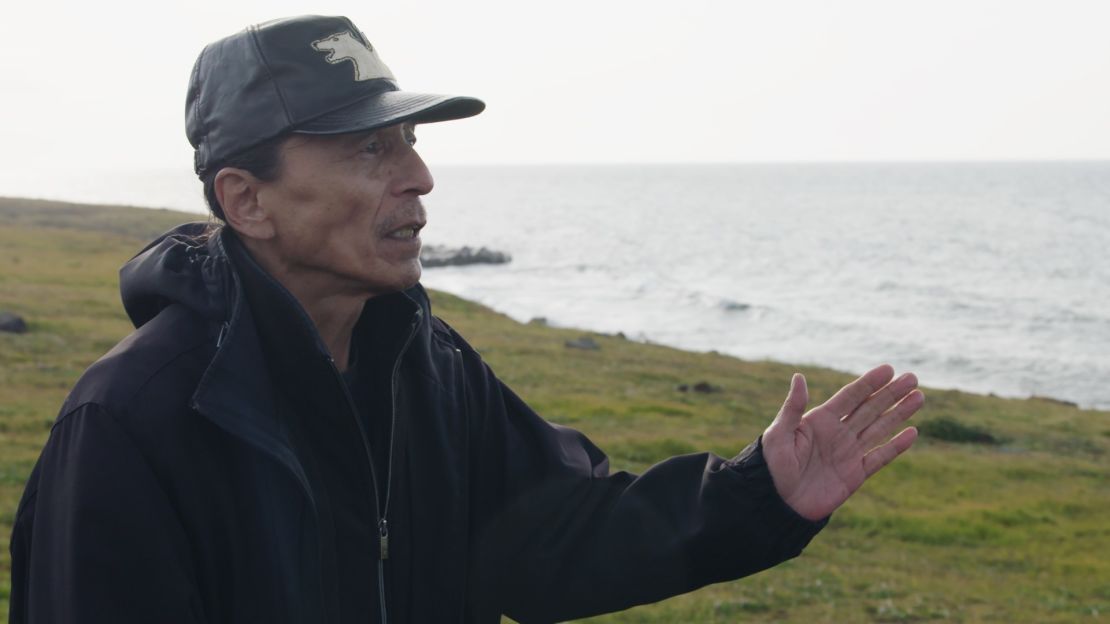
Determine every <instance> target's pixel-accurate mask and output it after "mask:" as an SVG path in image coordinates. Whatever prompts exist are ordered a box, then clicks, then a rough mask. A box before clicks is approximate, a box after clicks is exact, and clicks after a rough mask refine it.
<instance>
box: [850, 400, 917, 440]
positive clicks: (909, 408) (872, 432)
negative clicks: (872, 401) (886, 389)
mask: <svg viewBox="0 0 1110 624" xmlns="http://www.w3.org/2000/svg"><path fill="white" fill-rule="evenodd" d="M924 404H925V395H924V394H922V393H921V391H920V390H913V391H912V392H910V393H909V394H906V395H905V396H903V397H902V400H901V401H898V403H897V404H896V405H895V406H894V407H892V408H890V409H889V410H887V411H886V412H883V413H882V414H880V415H879V416H878V417H877V418H875V419H873V422H872V423H871V424H870V425H868V426H867V427H866V428H864V429H863V431H860V432H859V439H860V441H861V442H862V443H863V445H864V447H865V448H866V447H868V446H870V445H872V444H876V443H878V442H880V441H882V440H886V439H887V438H888V437H890V434H892V433H894V430H895V429H897V428H898V427H899V426H901V425H902V423H903V422H905V421H906V419H907V418H909V417H910V416H913V415H914V414H915V413H917V410H919V409H921V406H922V405H924Z"/></svg>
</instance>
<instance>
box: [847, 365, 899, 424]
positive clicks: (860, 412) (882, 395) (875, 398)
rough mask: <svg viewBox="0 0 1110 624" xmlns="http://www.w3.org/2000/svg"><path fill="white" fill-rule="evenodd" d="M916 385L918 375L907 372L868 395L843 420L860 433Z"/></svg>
mask: <svg viewBox="0 0 1110 624" xmlns="http://www.w3.org/2000/svg"><path fill="white" fill-rule="evenodd" d="M916 387H917V377H916V376H915V375H914V374H913V373H905V374H903V375H902V376H900V377H899V378H898V379H895V380H894V381H892V382H890V383H888V384H886V385H885V386H883V387H882V388H881V389H880V390H879V391H878V392H876V393H874V394H872V395H871V396H870V397H868V398H867V399H866V400H865V401H864V402H863V404H861V405H860V406H859V407H857V408H856V409H855V411H853V412H852V413H851V414H849V415H847V416H845V417H844V418H843V420H844V422H845V423H846V424H847V425H848V427H849V428H850V429H851V430H852V432H853V433H855V434H857V435H859V434H860V432H862V431H863V430H864V429H867V428H868V427H870V426H871V424H872V423H874V422H875V419H876V418H879V416H881V415H882V414H883V413H884V412H886V411H887V410H888V409H890V406H892V405H894V404H895V403H897V402H899V401H901V400H902V399H903V398H904V397H905V396H906V395H907V394H909V393H910V392H911V391H912V390H913V389H914V388H916Z"/></svg>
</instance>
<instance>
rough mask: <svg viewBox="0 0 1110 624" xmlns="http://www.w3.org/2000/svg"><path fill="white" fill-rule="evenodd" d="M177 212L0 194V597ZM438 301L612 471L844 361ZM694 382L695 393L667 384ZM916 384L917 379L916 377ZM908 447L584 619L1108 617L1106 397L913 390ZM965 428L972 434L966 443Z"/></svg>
mask: <svg viewBox="0 0 1110 624" xmlns="http://www.w3.org/2000/svg"><path fill="white" fill-rule="evenodd" d="M195 219H196V216H195V215H186V214H182V213H173V212H168V211H154V210H140V209H134V208H121V207H88V206H76V205H72V204H61V203H55V202H35V201H30V200H16V199H3V198H0V310H6V311H11V312H15V313H17V314H20V315H21V316H23V317H24V318H25V319H26V320H27V322H28V325H29V331H28V332H27V333H25V334H4V333H0V535H2V536H3V538H4V539H3V541H4V544H5V547H4V549H3V554H2V556H0V613H3V614H4V617H6V614H7V610H8V596H9V591H10V590H9V588H10V559H9V553H8V550H7V547H6V544H7V537H8V536H9V535H10V532H11V525H12V521H13V518H14V515H15V510H16V505H17V503H18V500H19V496H20V494H21V492H22V490H23V485H24V482H25V481H26V478H27V475H28V474H29V472H30V470H31V467H32V465H33V464H34V461H35V459H36V458H37V456H38V453H39V450H40V448H41V447H42V444H43V442H44V440H45V439H46V436H47V434H48V431H49V428H50V424H51V423H52V421H53V419H54V416H55V412H56V411H57V409H58V407H59V406H60V405H61V403H62V401H63V399H64V397H65V395H66V392H67V390H68V388H69V387H70V385H71V384H72V383H73V382H74V380H75V379H76V378H77V377H78V376H79V375H80V374H81V372H82V371H83V370H84V369H85V367H86V366H88V365H89V364H90V363H91V362H92V361H94V360H95V359H96V358H97V357H98V356H99V355H100V354H101V353H103V352H104V351H105V350H107V349H108V348H109V347H111V345H113V344H114V343H115V342H116V341H117V340H119V339H120V338H121V337H123V336H124V335H126V334H127V333H128V331H129V330H130V325H129V323H128V321H127V320H126V317H125V315H124V313H123V310H122V307H121V305H120V302H119V294H118V290H117V287H118V284H117V271H118V268H119V266H120V265H121V264H122V263H123V262H125V261H126V260H127V259H128V258H129V257H130V256H131V255H133V254H134V253H135V252H137V251H138V250H139V249H141V248H142V246H143V245H144V244H145V242H146V241H147V240H148V239H149V238H150V237H152V236H153V235H154V234H156V233H158V232H161V231H163V230H165V229H167V228H168V227H170V226H172V225H174V224H176V223H180V222H182V221H186V220H195ZM433 296H434V303H435V309H436V311H437V313H438V314H439V315H440V316H442V317H444V318H445V319H446V320H447V321H448V322H449V323H451V324H453V325H454V326H455V327H456V328H458V329H459V330H460V331H461V333H462V334H463V335H464V336H466V337H467V338H468V340H469V341H470V342H471V343H472V344H474V345H475V347H477V348H478V349H479V350H480V351H481V352H482V353H483V355H484V357H485V358H486V359H487V361H489V362H490V364H491V365H492V366H493V368H494V370H496V371H498V373H499V375H500V376H501V377H502V378H503V379H504V380H505V381H506V382H507V383H508V384H509V385H510V386H512V387H513V388H514V389H515V390H517V392H518V393H520V394H521V395H522V396H523V397H524V398H525V399H526V400H528V401H529V403H530V404H532V405H533V407H535V408H536V409H537V410H538V411H539V412H540V413H541V414H544V415H546V416H547V417H548V418H549V419H550V420H552V421H555V422H559V423H563V424H568V425H571V426H574V427H576V428H579V429H581V430H583V431H585V432H586V433H587V434H589V435H590V437H591V438H592V439H593V440H594V441H595V442H597V443H598V445H599V446H601V448H603V449H605V450H606V451H607V452H608V453H609V455H610V458H611V461H612V465H613V467H614V469H616V470H620V469H628V470H633V471H640V470H642V469H644V468H645V467H646V466H648V465H650V464H651V463H653V462H655V461H657V460H659V459H662V458H665V457H668V456H670V455H674V454H677V453H683V452H688V451H694V450H703V449H708V450H713V451H715V452H717V453H719V454H722V455H726V456H727V455H732V454H735V453H736V452H737V451H738V450H739V449H740V448H742V447H743V446H744V445H745V444H747V442H748V441H750V440H751V439H753V438H754V437H755V436H757V435H758V434H759V432H760V431H761V430H762V429H763V427H765V426H766V424H767V423H768V422H769V419H770V418H771V417H772V416H773V415H774V414H775V412H776V411H777V409H778V406H779V404H780V403H781V402H782V399H783V396H784V395H785V392H786V387H787V383H788V380H789V378H790V374H791V373H792V372H793V371H795V370H801V371H802V372H804V373H805V374H806V376H807V378H808V380H809V383H810V392H811V396H813V397H814V399H815V400H823V399H824V398H826V397H827V396H828V395H829V394H830V393H831V392H832V391H834V390H835V389H836V388H838V387H839V386H840V385H842V384H843V383H845V382H846V381H847V380H848V379H849V376H848V375H845V374H842V373H839V372H835V371H831V370H824V369H817V368H808V367H800V368H799V367H794V366H790V365H786V364H779V363H772V362H745V361H741V360H737V359H734V358H729V357H725V356H721V355H716V354H695V353H687V352H683V351H678V350H675V349H669V348H664V347H660V346H655V345H648V344H641V343H637V342H632V341H627V340H623V339H621V338H619V337H613V336H603V335H592V337H593V338H594V339H595V340H596V341H597V342H598V343H599V344H600V346H601V348H600V349H599V350H597V351H583V350H579V349H567V348H565V347H564V346H563V344H564V342H565V341H566V340H568V339H573V338H578V337H580V336H583V335H586V333H585V332H581V331H575V330H564V329H555V328H549V327H544V326H541V325H536V324H519V323H516V322H513V321H512V320H510V319H508V318H506V317H504V316H502V315H499V314H497V313H495V312H492V311H491V310H489V309H486V308H484V307H481V306H478V305H475V304H472V303H469V302H466V301H464V300H461V299H459V298H457V297H453V296H450V295H446V294H442V293H434V294H433ZM699 381H706V382H709V383H711V384H714V385H717V386H720V388H721V389H722V390H721V391H720V392H716V393H710V394H700V393H683V392H679V391H677V390H676V387H677V386H678V385H679V384H693V383H696V382H699ZM924 381H925V382H926V383H927V382H928V380H924ZM926 394H927V397H928V400H927V403H926V407H925V409H924V410H922V412H921V413H920V414H919V416H918V417H917V418H916V419H915V420H916V421H917V424H919V425H920V426H921V427H922V429H923V434H927V435H923V436H922V438H921V439H920V440H919V442H918V444H917V445H916V446H915V448H914V449H913V450H912V451H911V452H910V453H909V454H908V455H907V456H906V457H904V458H903V459H901V460H899V462H897V463H895V464H893V465H892V466H891V467H890V468H889V469H888V470H886V471H884V472H883V473H881V474H880V475H878V476H877V477H876V478H875V479H873V480H872V481H871V482H869V483H868V484H867V485H866V486H865V487H864V488H863V490H861V491H860V493H859V494H857V495H856V496H855V497H854V498H853V499H852V500H851V501H850V502H849V503H848V504H847V505H846V506H845V507H844V508H843V509H841V510H840V511H838V512H837V513H836V514H835V515H834V517H833V519H832V521H831V523H830V524H829V526H828V528H827V529H826V530H825V531H824V532H823V533H822V534H821V535H819V536H818V537H817V538H816V539H815V540H814V542H813V544H812V545H811V546H810V548H809V549H808V550H807V551H806V553H805V554H803V555H802V556H801V557H800V558H798V559H796V560H794V561H791V562H788V563H786V564H784V565H782V566H779V567H778V568H775V569H773V570H769V571H766V572H763V573H761V574H758V575H755V576H753V577H750V578H747V579H744V580H741V581H737V582H732V583H725V584H721V585H716V586H711V587H707V588H704V589H702V590H700V591H698V592H694V593H692V594H689V595H686V596H682V597H678V598H674V599H671V600H668V601H665V602H662V603H659V604H656V605H649V606H644V607H639V608H636V609H631V610H629V611H626V612H622V613H617V614H612V615H609V616H604V617H599V618H594V619H592V620H589V621H591V622H736V621H744V622H804V623H807V624H809V623H813V622H920V621H950V622H1038V623H1040V622H1085V621H1101V620H1104V619H1110V478H1108V477H1110V461H1108V451H1110V414H1108V413H1106V412H1096V411H1084V410H1079V409H1076V408H1075V407H1073V406H1070V405H1066V404H1062V403H1058V402H1054V401H1050V400H1042V399H1030V400H1009V399H1000V398H995V397H986V396H978V395H971V394H966V393H961V392H953V391H938V390H927V391H926ZM971 440H979V442H971Z"/></svg>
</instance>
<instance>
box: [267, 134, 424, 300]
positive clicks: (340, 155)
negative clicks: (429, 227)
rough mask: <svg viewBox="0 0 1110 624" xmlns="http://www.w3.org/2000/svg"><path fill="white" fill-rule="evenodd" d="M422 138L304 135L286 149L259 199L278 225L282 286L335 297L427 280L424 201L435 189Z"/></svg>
mask: <svg viewBox="0 0 1110 624" xmlns="http://www.w3.org/2000/svg"><path fill="white" fill-rule="evenodd" d="M415 141H416V137H415V134H414V132H413V126H412V125H411V124H403V125H396V126H390V127H387V128H382V129H379V130H376V131H372V132H364V133H357V134H344V135H335V136H313V135H297V134H295V135H293V136H292V137H291V138H290V139H288V140H287V141H286V142H285V143H284V144H283V145H282V147H281V150H282V154H281V156H282V160H281V175H280V176H279V177H278V179H277V180H274V181H272V182H264V183H263V184H262V185H261V187H260V190H259V194H258V200H259V202H260V204H261V205H262V206H264V207H265V208H266V209H267V211H268V213H269V214H270V215H271V218H272V220H273V224H274V230H275V235H274V237H273V239H272V240H271V241H269V242H270V245H268V247H269V249H268V251H269V252H270V253H269V254H268V255H269V256H270V259H271V260H272V261H275V262H276V263H277V265H278V267H280V273H279V275H277V277H278V278H279V280H281V281H283V282H286V286H287V287H291V288H293V289H294V290H295V291H300V292H301V293H311V294H313V295H315V296H325V297H326V296H330V295H347V294H355V295H363V294H365V295H369V296H374V295H380V294H384V293H387V292H394V291H398V290H403V289H405V288H408V287H409V286H412V285H413V284H415V283H416V282H417V280H419V279H420V237H419V233H420V229H421V228H422V227H424V224H425V221H426V216H425V212H424V207H423V205H422V204H421V202H420V196H421V195H424V194H426V193H428V192H430V191H431V190H432V185H433V182H432V176H431V174H430V173H429V172H428V168H427V167H426V166H425V165H424V161H423V160H421V159H420V156H419V155H417V153H416V151H415V150H414V149H413V144H414V143H415ZM289 281H292V282H293V283H288V282H289Z"/></svg>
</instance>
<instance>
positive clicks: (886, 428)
mask: <svg viewBox="0 0 1110 624" xmlns="http://www.w3.org/2000/svg"><path fill="white" fill-rule="evenodd" d="M893 376H894V369H893V368H891V367H890V366H889V365H886V364H884V365H882V366H880V367H878V368H876V369H874V370H871V371H868V372H867V373H865V374H864V375H863V376H862V377H860V378H859V379H857V380H855V381H853V382H852V383H850V384H848V385H847V386H844V387H843V388H841V389H840V391H839V392H837V393H836V394H835V395H834V396H833V397H832V398H831V399H829V400H828V401H825V402H824V403H822V404H821V405H819V406H817V407H815V408H813V409H812V410H810V411H809V412H807V413H806V414H805V415H804V416H803V415H802V413H803V412H804V411H805V408H806V403H807V402H808V401H809V392H808V391H807V390H806V380H805V377H803V376H802V375H801V374H798V373H795V374H794V378H793V379H791V380H790V394H789V395H787V397H786V402H785V403H783V406H782V410H781V411H779V414H778V416H777V417H775V420H774V422H772V423H771V426H769V427H767V430H766V431H764V432H763V457H764V459H765V461H766V462H767V469H768V470H770V472H771V479H772V480H773V481H774V483H775V489H776V490H778V493H779V496H781V497H782V499H783V500H784V501H786V504H787V505H790V508H791V509H793V510H794V511H796V512H798V515H800V516H802V517H803V518H807V519H809V520H820V519H821V518H824V517H825V516H828V515H829V514H831V513H832V512H833V511H834V510H835V509H836V508H837V507H839V506H840V505H841V504H843V503H844V501H845V500H847V499H848V497H849V496H851V495H852V492H855V491H856V490H857V489H859V487H860V486H861V485H863V482H864V481H865V480H867V478H868V477H870V476H871V475H873V474H875V473H876V472H878V471H879V469H881V468H882V467H883V466H885V465H887V464H889V463H890V462H891V461H892V460H894V458H895V457H898V456H899V455H901V454H902V453H903V452H905V451H906V449H908V448H910V445H912V444H913V441H914V440H915V439H917V429H914V428H913V427H909V428H907V429H904V430H902V432H900V433H899V434H898V435H896V436H894V437H893V438H890V436H891V434H892V433H893V432H894V430H895V428H897V427H898V426H900V425H901V424H902V422H903V421H905V420H906V419H907V418H909V417H910V416H912V415H913V413H914V412H916V411H917V410H918V409H920V408H921V406H922V405H923V404H924V402H925V395H924V394H922V393H921V391H920V390H917V389H916V388H917V378H916V377H914V375H913V374H912V373H905V374H903V375H902V376H901V377H899V378H898V379H895V380H894V381H891V378H892V377H893Z"/></svg>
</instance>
